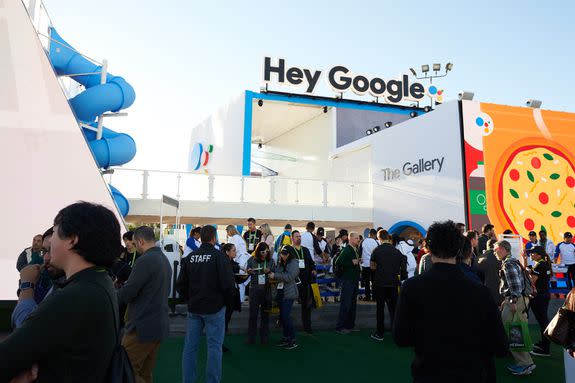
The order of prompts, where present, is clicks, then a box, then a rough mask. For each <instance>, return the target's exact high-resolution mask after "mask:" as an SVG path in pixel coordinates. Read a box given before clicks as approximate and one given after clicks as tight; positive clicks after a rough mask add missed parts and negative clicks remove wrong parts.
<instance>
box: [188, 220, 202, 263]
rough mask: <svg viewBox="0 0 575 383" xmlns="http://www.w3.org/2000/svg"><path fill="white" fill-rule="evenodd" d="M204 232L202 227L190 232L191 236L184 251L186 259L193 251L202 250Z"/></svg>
mask: <svg viewBox="0 0 575 383" xmlns="http://www.w3.org/2000/svg"><path fill="white" fill-rule="evenodd" d="M201 231H202V227H201V226H198V227H194V228H193V229H192V230H190V236H189V238H188V239H187V240H186V248H185V249H184V257H186V256H188V254H190V253H191V252H192V251H196V250H198V249H199V248H200V245H201V242H200V233H201Z"/></svg>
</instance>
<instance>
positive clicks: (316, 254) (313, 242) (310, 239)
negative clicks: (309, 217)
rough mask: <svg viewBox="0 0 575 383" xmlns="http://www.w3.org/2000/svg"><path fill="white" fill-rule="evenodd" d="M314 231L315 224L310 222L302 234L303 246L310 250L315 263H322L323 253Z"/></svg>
mask: <svg viewBox="0 0 575 383" xmlns="http://www.w3.org/2000/svg"><path fill="white" fill-rule="evenodd" d="M314 230H315V223H313V222H308V223H307V225H306V226H305V232H303V233H302V234H301V245H302V246H303V247H305V248H306V249H308V251H309V253H310V254H311V257H312V259H313V260H314V262H316V263H321V262H322V260H323V259H322V257H321V255H322V253H323V251H322V250H321V248H320V247H319V241H318V240H317V237H316V236H315V234H314V233H313V231H314Z"/></svg>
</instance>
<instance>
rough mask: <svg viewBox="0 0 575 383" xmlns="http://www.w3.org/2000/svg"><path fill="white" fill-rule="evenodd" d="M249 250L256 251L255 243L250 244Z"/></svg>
mask: <svg viewBox="0 0 575 383" xmlns="http://www.w3.org/2000/svg"><path fill="white" fill-rule="evenodd" d="M248 251H254V244H253V243H250V244H248Z"/></svg>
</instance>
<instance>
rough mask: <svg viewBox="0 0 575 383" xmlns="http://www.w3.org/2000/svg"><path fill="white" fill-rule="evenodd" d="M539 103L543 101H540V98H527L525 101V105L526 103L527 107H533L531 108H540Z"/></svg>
mask: <svg viewBox="0 0 575 383" xmlns="http://www.w3.org/2000/svg"><path fill="white" fill-rule="evenodd" d="M541 104H543V101H541V100H534V99H531V98H530V99H529V100H527V102H526V103H525V105H527V106H528V107H530V108H533V109H539V108H541Z"/></svg>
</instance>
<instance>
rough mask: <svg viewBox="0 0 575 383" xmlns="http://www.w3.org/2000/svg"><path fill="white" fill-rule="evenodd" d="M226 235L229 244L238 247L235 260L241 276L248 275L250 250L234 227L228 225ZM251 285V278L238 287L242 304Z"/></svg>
mask: <svg viewBox="0 0 575 383" xmlns="http://www.w3.org/2000/svg"><path fill="white" fill-rule="evenodd" d="M226 234H227V236H228V243H231V244H233V245H234V246H235V247H236V258H235V259H234V260H235V261H236V262H237V263H238V264H239V265H240V272H239V273H240V274H246V268H247V264H248V259H250V255H249V254H248V249H247V248H246V242H245V241H244V239H243V238H242V236H241V235H240V233H238V230H237V229H236V227H235V226H234V225H228V226H227V227H226ZM248 283H249V277H248V279H246V280H245V281H244V282H243V283H240V284H239V285H238V287H239V289H240V302H241V303H244V300H245V296H246V286H247V284H248Z"/></svg>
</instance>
